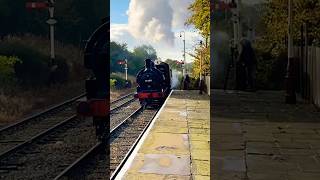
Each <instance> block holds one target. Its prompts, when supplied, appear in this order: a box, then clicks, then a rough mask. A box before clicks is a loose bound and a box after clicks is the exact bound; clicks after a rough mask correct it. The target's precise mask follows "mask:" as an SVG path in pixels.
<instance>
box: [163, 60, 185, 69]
mask: <svg viewBox="0 0 320 180" xmlns="http://www.w3.org/2000/svg"><path fill="white" fill-rule="evenodd" d="M165 63H167V64H169V66H170V68H171V69H175V70H177V71H182V65H181V64H177V61H176V60H172V59H167V60H165Z"/></svg>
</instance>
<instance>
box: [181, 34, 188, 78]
mask: <svg viewBox="0 0 320 180" xmlns="http://www.w3.org/2000/svg"><path fill="white" fill-rule="evenodd" d="M182 32H183V68H182V69H183V72H182V75H183V77H184V76H185V74H186V72H187V71H186V33H185V31H181V32H180V37H182V35H181V33H182Z"/></svg>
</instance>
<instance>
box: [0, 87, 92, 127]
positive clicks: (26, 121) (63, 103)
mask: <svg viewBox="0 0 320 180" xmlns="http://www.w3.org/2000/svg"><path fill="white" fill-rule="evenodd" d="M85 95H86V93H83V94H81V95H79V96H76V97H74V98H71V99H69V100H67V101H64V102H62V103H60V104H57V105H53V106H52V107H49V108H48V109H45V110H43V111H41V112H38V113H36V114H34V115H31V116H28V117H25V118H23V119H22V120H20V121H18V122H16V123H13V124H10V125H8V126H5V127H3V128H1V129H0V133H3V132H4V131H8V130H10V129H12V128H16V127H17V126H20V125H23V124H25V123H28V122H29V121H31V120H33V119H35V118H38V117H41V116H43V115H44V114H47V113H50V112H52V111H54V110H56V109H57V108H60V107H62V106H64V105H66V104H69V103H72V102H74V101H76V100H78V99H80V98H82V97H84V96H85Z"/></svg>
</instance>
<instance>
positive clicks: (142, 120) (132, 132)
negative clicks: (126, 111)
mask: <svg viewBox="0 0 320 180" xmlns="http://www.w3.org/2000/svg"><path fill="white" fill-rule="evenodd" d="M156 112H157V109H155V110H149V109H145V110H144V111H143V112H140V114H138V115H137V116H136V117H134V118H132V119H129V120H128V121H127V123H126V124H125V125H123V126H122V127H121V128H119V129H118V130H116V132H115V133H113V134H112V135H111V138H110V153H106V154H98V155H96V156H95V157H94V158H92V159H91V160H90V161H88V162H87V163H86V165H85V166H83V167H80V168H81V169H78V170H77V171H76V172H77V175H75V174H72V177H68V178H66V179H109V178H108V177H110V175H111V174H112V172H113V171H114V170H115V168H116V167H117V166H118V165H119V163H120V162H121V161H122V159H123V158H124V157H125V155H126V154H127V152H128V151H129V149H130V148H131V146H132V145H133V143H134V142H135V141H136V139H137V138H138V137H139V135H140V134H141V132H142V130H143V129H144V128H145V126H146V125H147V123H149V122H150V121H151V120H152V117H153V116H154V115H155V113H156ZM109 154H110V155H111V159H110V160H109ZM109 162H110V164H109ZM109 165H111V167H109ZM80 172H81V173H80Z"/></svg>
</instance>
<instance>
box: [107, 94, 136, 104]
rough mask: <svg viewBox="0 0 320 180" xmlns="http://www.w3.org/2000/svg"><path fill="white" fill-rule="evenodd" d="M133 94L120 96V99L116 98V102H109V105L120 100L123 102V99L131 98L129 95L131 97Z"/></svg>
mask: <svg viewBox="0 0 320 180" xmlns="http://www.w3.org/2000/svg"><path fill="white" fill-rule="evenodd" d="M133 94H134V93H129V94H126V95H124V96H121V97H120V98H118V99H116V100H114V101H112V102H110V103H111V104H113V103H116V102H118V101H121V100H123V99H125V98H127V97H129V96H131V95H133Z"/></svg>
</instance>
